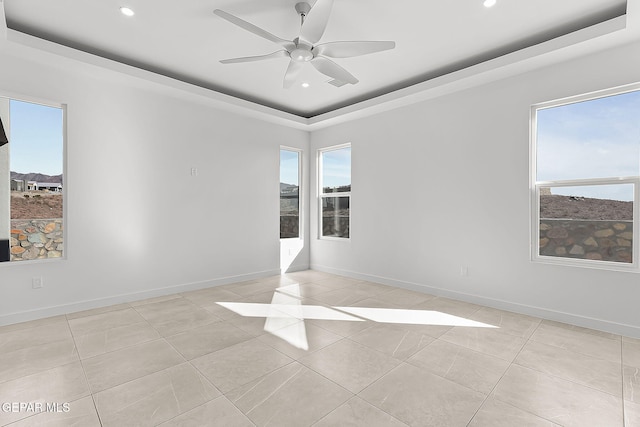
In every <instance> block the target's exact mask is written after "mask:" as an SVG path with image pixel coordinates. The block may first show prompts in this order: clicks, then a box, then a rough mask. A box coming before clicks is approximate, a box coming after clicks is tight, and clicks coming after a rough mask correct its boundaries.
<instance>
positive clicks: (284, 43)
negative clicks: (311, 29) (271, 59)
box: [213, 9, 295, 50]
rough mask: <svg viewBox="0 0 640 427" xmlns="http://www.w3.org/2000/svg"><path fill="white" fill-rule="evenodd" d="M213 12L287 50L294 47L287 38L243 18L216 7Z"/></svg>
mask: <svg viewBox="0 0 640 427" xmlns="http://www.w3.org/2000/svg"><path fill="white" fill-rule="evenodd" d="M213 13H215V14H216V15H218V16H219V17H221V18H223V19H226V20H227V21H229V22H231V23H232V24H235V25H237V26H238V27H240V28H242V29H244V30H247V31H249V32H250V33H253V34H255V35H257V36H260V37H262V38H265V39H267V40H269V41H272V42H274V43H276V44H279V45H280V46H282V47H284V48H285V49H287V50H291V49H295V45H294V44H293V42H291V41H289V40H285V39H281V38H280V37H278V36H274V35H273V34H271V33H270V32H268V31H265V30H263V29H262V28H260V27H256V26H255V25H253V24H251V23H250V22H247V21H245V20H243V19H240V18H238V17H237V16H233V15H232V14H230V13H227V12H225V11H224V10H220V9H216V10H214V11H213Z"/></svg>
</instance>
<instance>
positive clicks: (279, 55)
mask: <svg viewBox="0 0 640 427" xmlns="http://www.w3.org/2000/svg"><path fill="white" fill-rule="evenodd" d="M288 56H289V52H287V51H286V50H279V51H277V52H273V53H269V54H267V55H258V56H245V57H244V58H232V59H223V60H222V61H220V62H222V63H223V64H237V63H240V62H253V61H262V60H265V59H273V58H284V57H288Z"/></svg>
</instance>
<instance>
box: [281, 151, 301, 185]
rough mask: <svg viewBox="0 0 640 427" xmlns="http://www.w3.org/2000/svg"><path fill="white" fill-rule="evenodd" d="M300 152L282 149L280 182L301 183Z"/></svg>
mask: <svg viewBox="0 0 640 427" xmlns="http://www.w3.org/2000/svg"><path fill="white" fill-rule="evenodd" d="M298 156H299V153H298V152H297V151H289V150H280V182H282V183H284V184H292V185H300V184H299V182H298V180H299V175H300V173H299V171H298V167H299V160H298Z"/></svg>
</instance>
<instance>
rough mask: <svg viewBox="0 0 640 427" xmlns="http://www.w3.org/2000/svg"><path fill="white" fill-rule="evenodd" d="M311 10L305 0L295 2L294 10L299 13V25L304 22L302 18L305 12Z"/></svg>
mask: <svg viewBox="0 0 640 427" xmlns="http://www.w3.org/2000/svg"><path fill="white" fill-rule="evenodd" d="M310 10H311V5H309V3H307V2H304V1H302V2H300V3H296V12H298V15H300V26H302V24H304V18H305V17H306V16H307V13H309V11H310Z"/></svg>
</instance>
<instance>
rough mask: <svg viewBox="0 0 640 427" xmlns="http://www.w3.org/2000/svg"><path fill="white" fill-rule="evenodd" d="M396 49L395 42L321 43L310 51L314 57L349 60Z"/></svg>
mask: <svg viewBox="0 0 640 427" xmlns="http://www.w3.org/2000/svg"><path fill="white" fill-rule="evenodd" d="M395 47H396V42H387V41H384V42H381V41H365V42H331V43H322V44H319V45H317V46H315V47H314V48H313V50H312V52H313V54H314V55H324V56H328V57H330V58H351V57H354V56H361V55H367V54H369V53H375V52H382V51H383V50H389V49H393V48H395Z"/></svg>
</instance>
